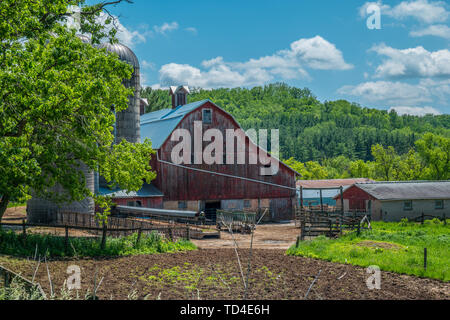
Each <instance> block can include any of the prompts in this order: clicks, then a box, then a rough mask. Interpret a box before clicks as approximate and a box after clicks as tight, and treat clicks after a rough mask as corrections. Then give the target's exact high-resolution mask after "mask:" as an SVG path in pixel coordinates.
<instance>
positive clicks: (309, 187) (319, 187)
mask: <svg viewBox="0 0 450 320" xmlns="http://www.w3.org/2000/svg"><path fill="white" fill-rule="evenodd" d="M369 182H373V180H370V179H368V178H349V179H319V180H298V181H297V183H296V185H297V189H298V193H299V197H300V192H302V200H303V205H305V206H314V205H320V203H323V204H324V205H329V206H335V205H336V199H335V197H336V196H338V195H339V194H340V187H342V188H343V190H346V189H347V188H349V187H350V186H352V185H354V184H355V183H369ZM332 188H334V189H332ZM321 196H322V197H321ZM321 198H322V201H321Z"/></svg>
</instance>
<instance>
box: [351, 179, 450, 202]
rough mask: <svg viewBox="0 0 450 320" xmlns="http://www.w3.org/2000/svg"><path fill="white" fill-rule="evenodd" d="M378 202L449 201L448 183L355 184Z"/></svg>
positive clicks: (449, 190) (449, 186)
mask: <svg viewBox="0 0 450 320" xmlns="http://www.w3.org/2000/svg"><path fill="white" fill-rule="evenodd" d="M355 186H357V187H358V188H360V189H362V190H364V191H365V192H367V193H368V194H370V195H371V196H373V197H374V198H376V199H378V200H426V199H450V181H401V182H375V183H367V184H359V183H357V184H355Z"/></svg>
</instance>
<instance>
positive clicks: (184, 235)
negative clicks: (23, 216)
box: [0, 215, 192, 250]
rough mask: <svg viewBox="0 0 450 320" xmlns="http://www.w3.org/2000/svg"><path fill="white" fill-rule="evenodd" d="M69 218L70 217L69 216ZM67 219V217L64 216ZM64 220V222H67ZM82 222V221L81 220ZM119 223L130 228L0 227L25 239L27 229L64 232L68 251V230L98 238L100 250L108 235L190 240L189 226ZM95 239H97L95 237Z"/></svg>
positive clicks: (104, 225)
mask: <svg viewBox="0 0 450 320" xmlns="http://www.w3.org/2000/svg"><path fill="white" fill-rule="evenodd" d="M69 216H70V215H69ZM65 217H67V216H65ZM67 220H70V219H65V222H68V221H67ZM82 221H83V220H82ZM121 223H130V224H131V225H132V227H122V226H119V225H118V224H114V222H111V225H108V224H106V223H105V224H103V225H102V226H92V227H89V226H80V225H78V226H77V225H69V224H67V223H66V224H56V223H53V224H42V223H26V222H25V220H23V221H22V224H17V223H0V226H8V227H16V228H20V229H21V230H22V234H23V238H24V239H25V238H26V237H27V228H31V227H42V228H46V229H48V228H50V229H62V230H64V231H65V232H64V238H65V249H66V250H68V249H69V238H70V236H69V234H70V232H69V231H70V230H81V231H86V232H87V233H89V234H94V235H96V236H98V238H100V241H101V248H102V249H104V248H105V245H106V237H107V236H108V235H109V236H111V237H119V236H124V235H130V234H132V233H138V240H137V242H139V241H140V238H141V235H142V234H148V233H152V232H156V233H158V234H160V235H161V236H164V237H165V238H166V239H169V240H171V241H175V240H177V239H187V240H190V238H191V234H192V231H191V230H190V227H189V226H153V225H145V221H142V224H141V221H134V222H133V221H122V222H121ZM77 237H79V236H77ZM96 238H97V237H96Z"/></svg>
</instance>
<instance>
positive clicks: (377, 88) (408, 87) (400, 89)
mask: <svg viewBox="0 0 450 320" xmlns="http://www.w3.org/2000/svg"><path fill="white" fill-rule="evenodd" d="M338 93H339V94H343V95H350V96H357V97H361V98H363V99H364V100H365V101H368V102H371V103H377V104H388V105H393V104H397V105H415V104H418V103H422V102H431V101H432V99H431V98H430V92H429V90H428V88H427V87H425V86H421V85H412V84H408V83H404V82H391V81H369V82H363V83H360V84H358V85H355V86H352V85H347V86H343V87H341V88H340V89H338Z"/></svg>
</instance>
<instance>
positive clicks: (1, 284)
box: [0, 265, 47, 299]
mask: <svg viewBox="0 0 450 320" xmlns="http://www.w3.org/2000/svg"><path fill="white" fill-rule="evenodd" d="M0 279H2V281H0V288H4V289H7V288H10V286H11V283H12V282H13V281H16V282H17V283H20V285H21V287H22V288H23V289H24V290H25V292H26V293H27V295H28V296H29V297H31V296H32V295H34V296H35V297H34V298H35V299H38V298H40V299H46V298H47V296H46V294H45V292H44V290H42V287H41V285H40V284H39V283H35V282H32V281H30V280H28V279H26V278H24V277H22V276H21V275H19V274H17V273H15V272H13V271H11V270H9V269H8V268H5V267H4V266H1V265H0ZM21 298H26V297H21Z"/></svg>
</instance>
